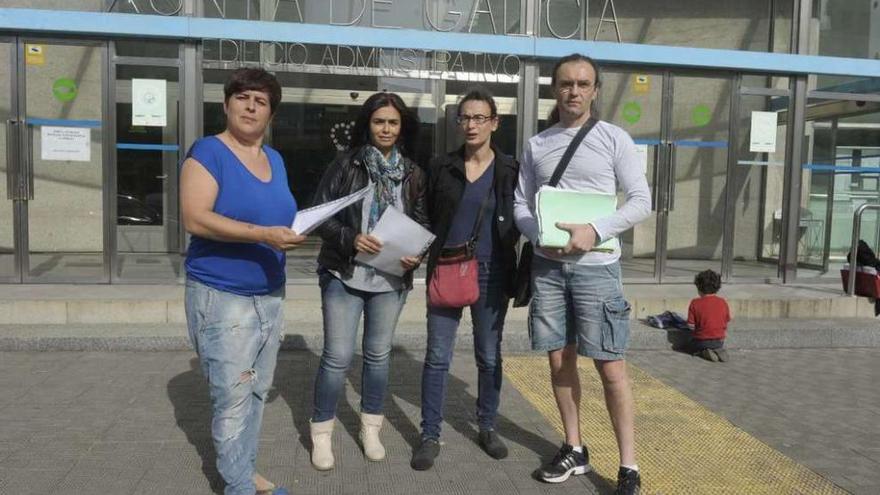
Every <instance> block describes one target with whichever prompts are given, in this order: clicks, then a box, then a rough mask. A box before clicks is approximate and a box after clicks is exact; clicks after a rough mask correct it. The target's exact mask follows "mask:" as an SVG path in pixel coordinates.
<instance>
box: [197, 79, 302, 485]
mask: <svg viewBox="0 0 880 495" xmlns="http://www.w3.org/2000/svg"><path fill="white" fill-rule="evenodd" d="M223 92H224V103H223V108H224V111H225V112H226V130H224V131H223V132H221V133H220V134H217V135H216V136H209V137H205V138H202V139H200V140H198V141H196V142H195V143H194V144H193V145H192V148H190V150H189V153H188V154H187V157H186V160H185V161H184V162H183V167H182V169H181V174H180V205H181V211H182V216H183V222H184V226H185V227H186V230H187V232H189V233H190V234H192V240H191V242H190V245H189V250H188V251H187V257H186V274H187V280H186V321H187V326H188V328H189V336H190V340H191V341H192V344H193V347H194V348H195V350H196V352H197V353H198V355H199V361H200V362H201V367H202V371H203V373H204V375H205V378H206V379H207V381H208V387H209V389H210V394H211V407H212V419H211V433H212V437H213V439H214V448H215V450H216V452H217V471H218V472H219V473H220V476H222V477H223V480H224V481H225V482H226V488H225V490H224V493H225V494H226V495H254V494H255V493H256V494H259V495H270V494H271V495H283V494H287V491H286V490H285V489H283V488H278V487H276V486H275V485H274V484H272V483H271V482H269V481H268V480H266V479H265V478H263V477H262V476H260V475H259V474H258V473H257V472H256V470H255V467H254V463H255V461H256V458H257V444H258V441H259V438H260V426H261V423H262V417H263V405H264V403H265V400H266V394H267V393H268V392H269V387H270V385H271V384H272V377H273V375H274V373H275V360H276V357H277V355H278V349H279V347H280V344H281V330H282V326H283V323H284V314H283V307H282V302H283V299H284V284H285V274H284V265H285V254H284V253H285V251H287V250H290V249H293V248H295V247H297V246H299V245H300V244H301V243H302V242H303V240H305V237H304V236H301V235H298V234H297V233H296V232H294V231H293V230H291V229H290V226H291V225H292V224H293V219H294V217H295V216H296V210H297V207H296V201H295V200H294V199H293V195H292V194H291V193H290V189H289V188H288V185H287V173H286V171H285V169H284V161H283V160H282V159H281V155H279V154H278V152H277V151H275V150H273V149H272V148H270V147H268V146H265V145H263V144H262V143H263V134H264V132H265V131H266V127H267V126H268V124H269V121H270V120H271V118H272V116H273V115H274V113H275V109H276V108H277V107H278V104H279V103H280V102H281V87H280V85H279V84H278V81H277V80H276V79H275V77H274V76H273V75H271V74H269V73H268V72H266V71H264V70H262V69H254V68H247V69H238V70H236V71H234V72H233V73H232V75H231V76H230V78H229V80H228V81H226V84H225V86H224V88H223Z"/></svg>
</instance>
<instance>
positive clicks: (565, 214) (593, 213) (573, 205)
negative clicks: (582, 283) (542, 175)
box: [535, 186, 618, 252]
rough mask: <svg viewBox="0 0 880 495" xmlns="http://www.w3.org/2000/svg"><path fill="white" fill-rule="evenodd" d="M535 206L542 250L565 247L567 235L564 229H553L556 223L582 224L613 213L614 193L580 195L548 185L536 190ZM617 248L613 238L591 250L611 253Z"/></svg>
mask: <svg viewBox="0 0 880 495" xmlns="http://www.w3.org/2000/svg"><path fill="white" fill-rule="evenodd" d="M535 203H536V204H537V215H538V231H539V232H540V239H541V242H540V244H541V246H546V247H565V245H566V244H568V241H569V239H570V237H571V236H570V234H569V233H568V231H567V230H562V229H559V228H557V227H556V224H557V223H577V224H586V223H590V222H592V221H594V220H599V219H600V218H604V217H607V216H609V215H612V214H614V212H615V211H617V195H616V194H604V193H592V192H580V191H572V190H570V189H559V188H556V187H550V186H542V187H541V188H540V189H539V190H538V195H537V197H536V198H535ZM617 246H618V243H617V239H616V238H614V237H612V238H611V239H607V240H605V242H603V243H601V244H599V245H598V246H596V247H594V248H593V249H592V250H593V251H600V252H601V251H605V252H612V251H614V249H615V248H617Z"/></svg>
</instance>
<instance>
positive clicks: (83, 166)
mask: <svg viewBox="0 0 880 495" xmlns="http://www.w3.org/2000/svg"><path fill="white" fill-rule="evenodd" d="M18 50H19V52H18V55H19V60H18V73H19V74H20V75H21V77H20V78H19V80H20V83H21V87H20V91H19V94H20V98H19V109H20V115H21V116H22V117H23V120H24V123H25V125H24V126H22V127H21V129H20V130H21V131H22V134H23V136H22V137H23V138H22V139H21V145H22V146H21V150H20V153H19V156H20V159H19V164H18V165H19V169H18V170H19V172H20V173H19V177H20V179H21V181H22V198H23V203H22V206H23V207H22V211H21V225H22V232H21V235H20V238H21V249H22V253H23V254H24V256H23V257H22V274H23V280H24V281H25V282H106V281H109V269H108V266H109V264H108V259H107V253H108V250H107V248H106V244H107V238H108V237H107V235H106V226H107V225H108V222H107V218H106V217H107V211H108V209H107V208H106V205H107V197H106V196H107V194H106V191H105V183H106V181H105V176H106V173H105V168H106V166H105V165H106V160H105V156H106V149H105V148H106V146H105V142H104V137H103V133H104V130H105V125H104V122H105V121H106V118H105V117H106V115H107V110H106V106H107V104H106V98H105V95H104V91H105V89H104V88H106V87H107V85H106V78H107V70H106V67H107V51H106V43H89V42H74V41H71V42H67V41H63V42H62V41H47V40H27V39H26V40H23V41H22V42H21V43H19V46H18Z"/></svg>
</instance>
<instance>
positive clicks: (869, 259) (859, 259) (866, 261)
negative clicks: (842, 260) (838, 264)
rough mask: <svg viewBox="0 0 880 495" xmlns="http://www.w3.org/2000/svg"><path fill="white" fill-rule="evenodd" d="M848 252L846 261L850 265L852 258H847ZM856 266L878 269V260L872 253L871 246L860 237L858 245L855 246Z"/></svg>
mask: <svg viewBox="0 0 880 495" xmlns="http://www.w3.org/2000/svg"><path fill="white" fill-rule="evenodd" d="M849 254H850V253H846V262H847V263H849V264H850V265H852V260H850V259H849ZM856 266H857V267H859V266H870V267H871V268H874V269H876V270H878V271H880V260H878V259H877V255H876V254H874V251H873V250H872V249H871V246H869V245H868V243H867V242H865V241H863V240H861V239H859V246H858V247H857V248H856Z"/></svg>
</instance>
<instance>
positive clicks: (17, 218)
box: [0, 36, 23, 283]
mask: <svg viewBox="0 0 880 495" xmlns="http://www.w3.org/2000/svg"><path fill="white" fill-rule="evenodd" d="M0 43H7V50H8V51H9V65H8V66H7V67H6V69H7V71H8V72H7V73H8V74H10V77H9V93H8V94H7V95H6V96H5V97H7V98H9V100H8V101H9V114H8V119H7V120H6V122H5V123H4V126H5V132H6V138H7V139H6V156H5V160H6V185H7V189H6V197H5V198H2V200H4V201H11V202H12V218H11V219H10V221H11V222H12V252H13V254H12V259H13V265H14V266H13V272H12V274H11V275H9V276H0V282H3V283H21V280H22V278H21V277H22V271H21V266H22V249H21V241H20V240H21V216H22V213H21V210H22V203H23V200H21V199H19V198H20V196H21V180H20V178H19V168H20V166H19V163H20V160H21V141H22V139H21V134H22V132H21V128H22V127H23V126H22V123H21V118H20V113H19V108H18V100H19V96H18V93H19V74H18V56H19V43H20V40H19V39H18V38H16V37H11V36H10V37H6V36H4V37H0Z"/></svg>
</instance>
